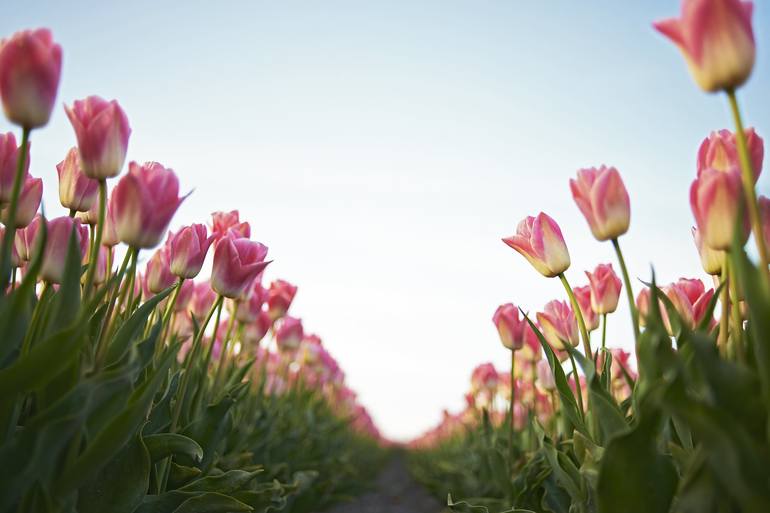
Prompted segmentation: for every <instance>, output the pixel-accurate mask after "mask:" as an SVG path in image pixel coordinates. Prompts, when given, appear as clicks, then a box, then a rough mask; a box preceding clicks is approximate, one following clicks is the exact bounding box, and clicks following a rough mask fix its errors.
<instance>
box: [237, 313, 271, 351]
mask: <svg viewBox="0 0 770 513" xmlns="http://www.w3.org/2000/svg"><path fill="white" fill-rule="evenodd" d="M272 324H273V322H272V321H271V320H270V316H269V315H268V313H267V312H266V311H264V310H262V311H260V312H259V315H258V316H257V318H256V319H255V320H254V322H251V323H249V324H247V325H246V328H245V329H244V331H243V338H244V342H245V343H247V344H250V345H257V344H259V342H260V341H261V340H262V339H263V338H265V335H267V332H268V331H270V326H272Z"/></svg>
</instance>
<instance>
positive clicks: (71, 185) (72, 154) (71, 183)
mask: <svg viewBox="0 0 770 513" xmlns="http://www.w3.org/2000/svg"><path fill="white" fill-rule="evenodd" d="M56 172H57V173H58V175H59V201H60V202H61V204H62V206H63V207H64V208H68V209H70V210H71V211H75V212H88V210H89V209H90V208H91V207H93V206H94V205H96V201H97V199H98V198H99V182H97V181H96V180H93V179H91V178H88V177H87V176H86V175H85V174H83V172H82V171H81V169H80V156H79V154H78V149H77V148H70V151H68V152H67V156H66V157H65V158H64V160H62V161H61V162H59V163H58V164H57V165H56Z"/></svg>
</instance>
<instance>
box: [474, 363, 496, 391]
mask: <svg viewBox="0 0 770 513" xmlns="http://www.w3.org/2000/svg"><path fill="white" fill-rule="evenodd" d="M499 384H500V377H499V374H498V372H497V369H495V366H494V365H493V364H491V363H482V364H481V365H479V366H477V367H476V368H475V369H473V372H472V373H471V391H472V392H473V393H474V394H475V393H477V392H482V391H486V392H491V393H495V391H496V390H497V386H498V385H499Z"/></svg>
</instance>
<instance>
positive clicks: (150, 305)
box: [107, 287, 174, 363]
mask: <svg viewBox="0 0 770 513" xmlns="http://www.w3.org/2000/svg"><path fill="white" fill-rule="evenodd" d="M173 288H174V287H169V288H167V289H166V290H164V291H163V292H161V293H159V294H157V295H155V296H153V297H151V298H150V299H148V300H147V301H146V302H145V303H143V304H142V306H140V307H139V308H137V309H136V311H134V313H133V314H131V317H129V318H128V319H127V320H126V321H124V322H123V324H121V326H120V328H119V329H118V331H117V332H116V333H115V335H114V337H113V338H112V340H111V341H110V346H109V349H108V350H107V362H109V363H112V362H114V361H117V360H120V359H121V358H122V357H123V355H124V354H125V353H126V352H127V351H128V350H129V348H130V346H131V342H133V341H134V339H135V338H136V337H137V336H139V334H140V333H141V331H142V330H143V329H144V326H145V323H146V322H147V319H148V318H149V317H150V314H151V313H152V311H153V310H154V309H155V307H156V306H157V305H158V303H160V302H161V301H163V300H164V299H165V298H166V296H168V295H169V293H170V292H171V291H172V290H173Z"/></svg>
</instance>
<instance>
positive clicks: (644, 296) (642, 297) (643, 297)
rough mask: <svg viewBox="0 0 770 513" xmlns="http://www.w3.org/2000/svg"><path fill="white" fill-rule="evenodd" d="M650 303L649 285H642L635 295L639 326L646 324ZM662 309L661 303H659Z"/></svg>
mask: <svg viewBox="0 0 770 513" xmlns="http://www.w3.org/2000/svg"><path fill="white" fill-rule="evenodd" d="M651 304H652V291H650V289H649V287H644V288H643V289H642V290H640V291H639V294H637V296H636V310H637V311H638V312H639V326H641V327H644V326H646V325H647V317H648V316H649V315H650V305H651ZM660 308H661V310H663V304H662V303H661V304H660Z"/></svg>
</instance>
